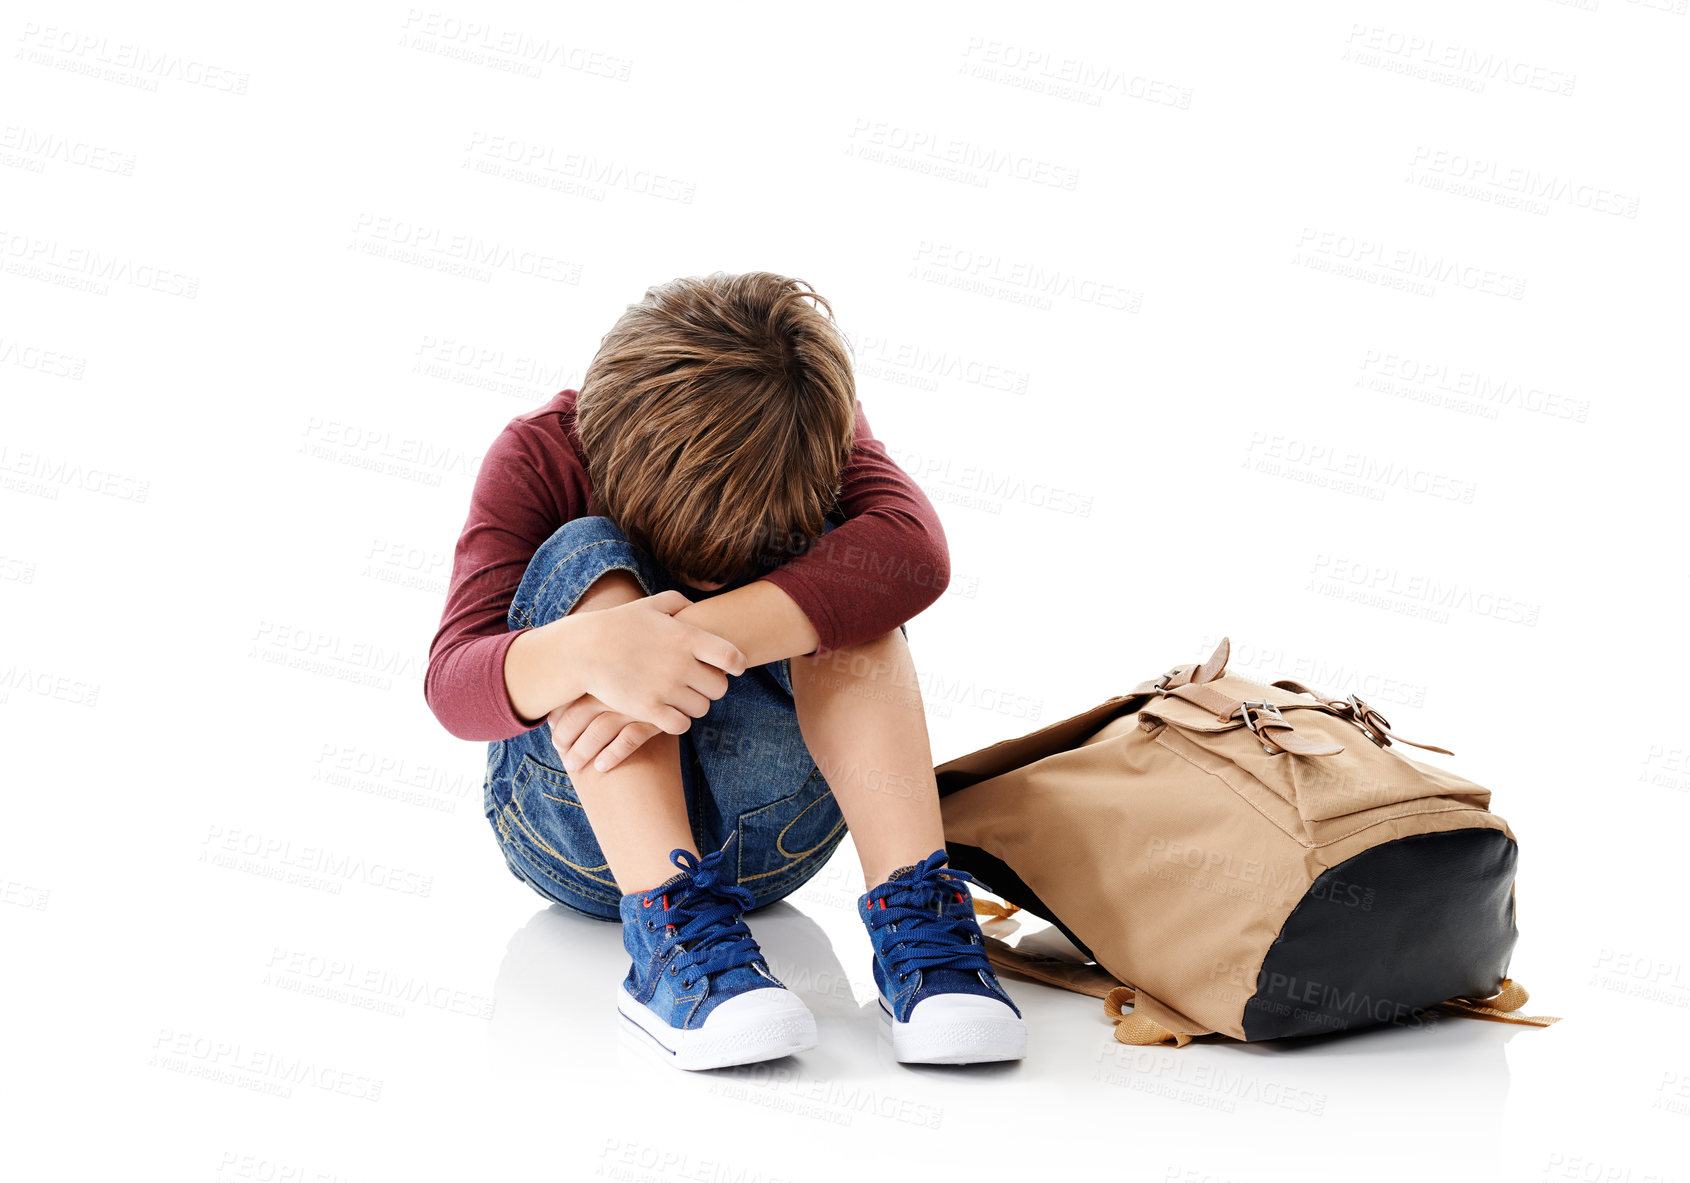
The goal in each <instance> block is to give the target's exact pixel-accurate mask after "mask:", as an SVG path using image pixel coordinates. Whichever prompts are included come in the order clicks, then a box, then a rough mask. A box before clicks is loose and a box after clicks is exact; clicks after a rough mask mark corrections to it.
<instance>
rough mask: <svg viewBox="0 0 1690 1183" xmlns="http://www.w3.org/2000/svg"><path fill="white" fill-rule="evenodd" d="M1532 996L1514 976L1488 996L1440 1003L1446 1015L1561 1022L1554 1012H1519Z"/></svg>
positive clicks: (1543, 1023)
mask: <svg viewBox="0 0 1690 1183" xmlns="http://www.w3.org/2000/svg"><path fill="white" fill-rule="evenodd" d="M1530 997H1531V995H1530V994H1527V993H1526V988H1525V987H1524V986H1522V985H1520V983H1518V982H1516V981H1515V980H1514V979H1513V978H1503V979H1502V987H1501V989H1499V990H1498V991H1497V992H1496V993H1495V994H1494V995H1492V996H1491V997H1489V998H1451V999H1450V1000H1449V1001H1447V1002H1440V1003H1438V1009H1439V1010H1442V1011H1444V1012H1445V1013H1446V1014H1452V1015H1467V1016H1468V1017H1470V1018H1474V1019H1489V1020H1490V1021H1491V1022H1493V1023H1518V1024H1520V1025H1521V1026H1523V1027H1547V1026H1549V1025H1550V1024H1551V1023H1559V1022H1560V1021H1561V1020H1560V1019H1559V1018H1558V1017H1554V1016H1551V1015H1522V1014H1517V1013H1515V1012H1517V1011H1518V1010H1519V1009H1520V1008H1521V1007H1522V1006H1525V1005H1526V1001H1527V999H1529V998H1530Z"/></svg>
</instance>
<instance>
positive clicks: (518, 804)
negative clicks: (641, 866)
mask: <svg viewBox="0 0 1690 1183" xmlns="http://www.w3.org/2000/svg"><path fill="white" fill-rule="evenodd" d="M508 816H509V818H510V822H511V827H510V828H511V833H512V835H513V836H514V837H516V838H518V839H520V840H521V841H522V842H523V843H524V844H525V845H526V846H528V847H529V848H530V854H531V857H532V858H533V861H536V862H539V863H541V864H543V865H547V866H548V867H549V868H550V869H553V870H555V871H556V873H557V874H558V875H559V877H560V878H566V879H569V880H571V881H572V884H573V886H575V888H576V890H579V891H582V892H585V893H586V894H588V895H591V896H593V897H594V898H597V899H609V900H610V901H612V902H615V901H617V900H619V899H620V898H621V893H620V892H619V891H618V890H617V887H616V880H615V878H614V877H612V875H611V873H610V864H609V862H608V861H606V859H605V857H604V852H603V851H602V850H600V849H599V843H598V839H597V838H596V837H594V836H593V828H592V826H591V825H590V824H589V823H588V822H587V811H586V809H585V808H584V807H583V806H582V804H581V800H580V798H579V797H577V796H576V794H575V786H574V785H572V784H571V783H570V782H569V776H568V774H567V773H565V772H563V771H562V770H560V769H556V768H548V767H546V765H544V764H542V763H540V762H539V761H538V760H536V759H535V758H534V757H533V756H528V755H525V756H523V757H522V762H521V764H519V765H518V766H517V770H516V775H515V777H513V778H512V780H511V803H510V811H509V814H508ZM595 885H596V887H595ZM607 889H608V894H607Z"/></svg>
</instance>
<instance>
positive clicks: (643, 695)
mask: <svg viewBox="0 0 1690 1183" xmlns="http://www.w3.org/2000/svg"><path fill="white" fill-rule="evenodd" d="M690 604H691V601H690V600H688V599H687V598H686V597H685V596H683V595H682V594H681V593H680V592H678V591H665V592H659V593H658V594H657V595H655V596H645V597H643V598H641V599H638V600H632V601H630V602H628V603H626V604H620V605H618V606H617V607H615V608H604V609H601V610H599V611H596V612H587V613H583V614H580V615H578V616H575V617H572V618H569V619H572V620H574V621H575V622H576V624H575V627H576V628H577V629H579V630H581V635H582V636H583V638H584V641H585V643H584V646H583V648H582V650H581V651H580V657H581V658H582V659H584V663H583V672H582V682H583V684H584V685H585V688H586V692H587V694H588V695H590V696H592V697H593V698H595V699H597V700H598V701H599V702H600V703H602V704H603V706H604V708H607V709H609V710H611V711H613V712H615V713H617V714H620V715H626V716H627V717H628V718H629V719H631V720H633V721H635V722H638V723H646V724H650V725H651V726H653V727H655V728H656V729H657V731H666V732H668V733H669V734H671V735H680V734H681V733H682V732H683V731H685V730H686V729H687V728H688V727H691V726H692V721H693V720H694V719H700V718H703V717H704V714H705V712H707V711H708V710H709V709H710V704H711V702H713V701H714V700H716V699H718V698H720V697H722V695H724V694H726V693H727V690H728V675H729V674H734V675H736V676H737V675H739V674H743V673H744V672H745V666H746V660H745V654H743V653H741V652H740V651H739V649H738V648H737V647H736V646H735V645H733V644H732V643H730V642H728V641H725V640H723V639H722V638H721V637H718V636H716V635H715V634H714V633H707V632H705V631H704V630H703V629H701V628H698V627H697V626H695V625H691V624H688V623H686V622H685V621H684V620H677V619H675V613H677V612H679V611H681V609H683V608H686V607H688V606H689V605H690ZM567 705H569V706H573V705H574V704H573V703H571V704H567ZM653 734H655V732H653ZM649 738H650V736H649V735H647V736H643V737H641V739H640V742H641V743H643V742H645V740H646V739H649ZM634 746H635V747H638V746H639V745H638V744H635V745H634ZM560 750H561V749H560ZM629 750H630V751H632V750H633V749H632V748H630V749H629Z"/></svg>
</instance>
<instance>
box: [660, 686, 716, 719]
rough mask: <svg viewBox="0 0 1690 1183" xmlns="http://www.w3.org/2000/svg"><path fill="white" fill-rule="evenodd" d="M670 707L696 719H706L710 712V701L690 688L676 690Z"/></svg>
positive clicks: (684, 687) (670, 700)
mask: <svg viewBox="0 0 1690 1183" xmlns="http://www.w3.org/2000/svg"><path fill="white" fill-rule="evenodd" d="M669 705H670V706H672V707H674V708H675V709H676V710H678V711H681V712H683V713H685V714H688V715H691V716H692V717H693V718H694V719H702V718H704V716H705V714H706V713H708V712H709V710H710V700H709V699H708V698H706V697H704V695H702V694H700V693H699V692H698V691H696V690H694V689H693V688H692V687H690V686H682V687H679V688H678V689H676V691H675V692H674V694H673V695H671V696H670V698H669Z"/></svg>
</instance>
